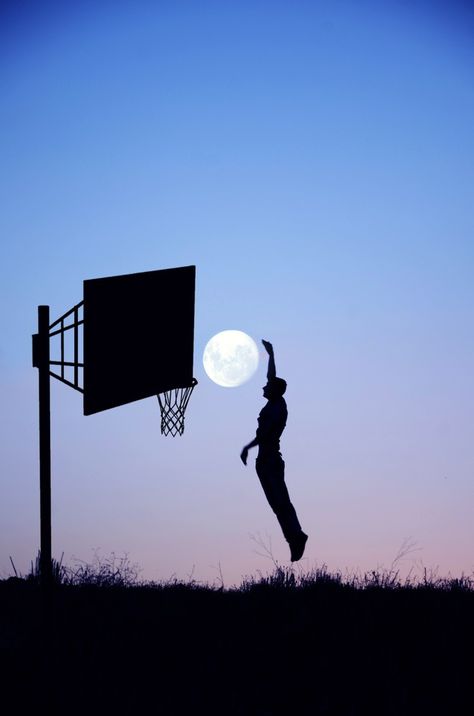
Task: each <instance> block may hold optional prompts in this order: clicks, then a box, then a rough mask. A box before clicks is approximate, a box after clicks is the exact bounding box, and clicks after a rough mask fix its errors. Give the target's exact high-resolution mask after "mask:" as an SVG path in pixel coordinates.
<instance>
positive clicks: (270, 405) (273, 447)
mask: <svg viewBox="0 0 474 716" xmlns="http://www.w3.org/2000/svg"><path fill="white" fill-rule="evenodd" d="M287 418H288V409H287V407H286V401H285V399H284V398H277V399H276V400H269V401H268V402H267V404H266V405H265V406H264V407H263V408H262V410H261V411H260V414H259V416H258V428H257V438H258V456H259V457H265V455H267V454H274V453H277V452H279V450H280V437H281V434H282V432H283V430H284V429H285V425H286V421H287Z"/></svg>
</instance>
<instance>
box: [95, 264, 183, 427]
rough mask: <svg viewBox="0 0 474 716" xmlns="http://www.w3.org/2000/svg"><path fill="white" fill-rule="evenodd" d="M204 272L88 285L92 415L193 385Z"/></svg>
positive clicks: (174, 271) (147, 275) (173, 272)
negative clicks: (199, 279)
mask: <svg viewBox="0 0 474 716" xmlns="http://www.w3.org/2000/svg"><path fill="white" fill-rule="evenodd" d="M195 280H196V267H195V266H184V267H181V268H172V269H164V270H160V271H146V272H143V273H133V274H126V275H124V276H111V277H108V278H96V279H90V280H87V281H84V415H92V414H93V413H98V412H100V411H102V410H108V409H109V408H116V407H118V406H119V405H125V404H126V403H132V402H134V401H135V400H142V399H143V398H148V397H150V396H152V395H157V394H158V393H162V392H164V391H166V390H170V389H171V388H183V387H185V386H189V385H191V383H192V380H193V349H194V296H195Z"/></svg>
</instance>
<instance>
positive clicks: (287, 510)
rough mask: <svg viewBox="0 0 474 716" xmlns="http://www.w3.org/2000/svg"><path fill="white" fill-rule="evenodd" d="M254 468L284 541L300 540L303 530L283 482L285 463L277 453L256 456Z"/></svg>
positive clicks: (291, 543) (292, 542) (290, 542)
mask: <svg viewBox="0 0 474 716" xmlns="http://www.w3.org/2000/svg"><path fill="white" fill-rule="evenodd" d="M256 470H257V475H258V477H259V480H260V483H261V485H262V487H263V491H264V493H265V496H266V498H267V500H268V504H269V505H270V507H271V508H272V510H273V512H274V513H275V515H276V517H277V519H278V522H279V523H280V527H281V529H282V532H283V534H284V536H285V539H286V541H287V542H288V543H289V544H290V546H292V545H293V544H294V543H295V542H297V541H298V540H301V535H303V534H304V532H303V531H302V529H301V525H300V523H299V520H298V517H297V514H296V510H295V508H294V507H293V505H292V503H291V500H290V496H289V494H288V489H287V487H286V484H285V463H284V461H283V460H282V458H281V456H280V455H279V454H277V455H274V456H273V455H272V456H270V457H269V458H265V459H261V458H257V461H256ZM305 542H306V539H305ZM303 549H304V547H303Z"/></svg>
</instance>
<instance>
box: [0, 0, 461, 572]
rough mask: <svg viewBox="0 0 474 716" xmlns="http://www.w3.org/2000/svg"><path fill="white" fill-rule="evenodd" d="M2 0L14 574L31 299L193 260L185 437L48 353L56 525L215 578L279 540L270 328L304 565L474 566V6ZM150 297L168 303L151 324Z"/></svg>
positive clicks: (30, 419)
mask: <svg viewBox="0 0 474 716" xmlns="http://www.w3.org/2000/svg"><path fill="white" fill-rule="evenodd" d="M71 5H72V4H71V3H51V2H50V3H48V2H44V3H40V4H38V3H21V8H20V7H19V4H18V3H3V4H2V10H1V13H0V86H1V93H0V103H1V114H0V156H1V162H0V172H1V199H2V210H1V214H0V232H1V233H0V236H1V258H0V271H1V280H0V299H1V300H0V311H1V327H2V330H1V334H0V389H1V402H0V411H1V418H0V419H1V426H2V429H1V431H0V448H1V464H0V469H1V499H0V575H2V576H7V575H8V574H10V573H11V567H10V562H9V556H10V555H11V556H12V558H13V559H14V561H15V564H16V566H17V569H20V570H21V571H26V570H27V569H28V567H29V563H30V560H31V559H33V558H34V557H35V555H36V552H37V549H38V546H39V488H38V482H39V477H38V447H37V445H38V433H37V430H38V423H37V371H36V370H35V369H33V368H32V367H31V334H32V333H34V332H35V331H36V313H37V308H36V307H37V305H38V304H45V303H46V304H49V305H50V306H51V315H52V318H55V317H57V316H59V315H60V314H61V313H63V312H64V311H66V310H67V309H68V308H69V307H71V306H72V305H73V304H74V303H76V302H78V301H80V300H81V299H82V281H83V279H86V278H95V277H100V276H112V275H115V274H122V273H131V272H135V271H147V270H154V269H160V268H168V267H173V266H181V265H189V264H195V265H196V266H197V294H196V341H195V375H196V378H197V379H198V380H199V386H198V387H197V388H196V390H195V392H194V395H193V397H192V401H191V403H190V404H189V408H188V414H187V423H186V431H185V434H184V436H183V437H182V438H175V439H171V438H164V437H162V436H161V435H160V415H159V410H158V403H157V401H156V399H154V398H151V399H148V400H145V401H141V402H137V403H134V404H132V405H128V406H124V407H121V408H118V409H116V410H111V411H107V412H104V413H101V414H97V415H95V416H90V417H84V416H83V415H82V398H81V396H80V394H79V393H76V392H75V391H73V390H71V389H69V388H67V387H66V386H64V385H61V384H60V383H58V382H56V381H53V384H52V450H53V552H54V555H55V556H56V557H57V558H59V557H60V556H61V554H62V553H63V552H64V561H65V562H67V563H72V562H73V560H74V559H81V560H85V561H91V560H92V558H93V556H94V551H95V550H99V554H101V555H103V556H107V555H110V554H111V553H112V552H115V553H116V554H118V555H123V554H125V553H126V554H128V555H129V558H130V560H131V561H132V562H137V563H138V564H139V565H140V566H141V567H142V568H143V572H142V576H143V577H145V578H149V579H167V578H169V577H171V576H172V575H175V576H177V577H179V578H187V577H188V576H189V575H190V574H193V576H194V577H195V578H196V579H199V580H209V581H212V580H214V579H215V578H216V577H218V574H219V565H220V569H221V571H222V575H223V578H224V581H225V583H226V584H227V585H229V584H231V583H235V582H237V583H238V582H240V579H241V577H242V576H243V575H246V574H255V573H256V572H257V570H263V571H266V570H268V569H270V568H271V566H272V565H271V561H270V560H269V559H267V558H266V557H264V556H261V555H259V554H257V553H256V551H259V548H258V547H257V545H256V544H255V542H254V541H253V540H252V538H251V536H252V535H253V536H254V537H255V536H258V535H259V534H260V535H261V536H262V537H263V539H264V541H267V540H269V539H271V544H272V550H273V554H274V557H275V559H277V560H278V561H279V562H280V563H282V564H288V561H287V560H288V549H287V546H286V544H285V543H284V541H283V537H282V536H281V533H280V531H279V527H278V524H277V522H276V519H275V517H274V515H273V514H272V513H271V511H270V508H269V507H268V505H267V504H266V502H265V499H264V496H263V493H262V491H261V488H260V485H259V484H258V480H257V477H256V474H255V471H254V468H253V458H254V457H255V452H254V453H253V454H251V459H250V461H249V465H248V466H247V467H246V468H244V466H243V465H242V464H241V462H240V460H239V453H240V450H241V448H242V446H243V445H244V444H245V443H246V442H248V441H249V440H250V439H251V438H252V437H253V436H254V432H255V428H256V418H257V414H258V411H259V410H260V408H261V407H262V405H263V403H264V401H263V399H262V395H261V386H262V385H263V384H264V380H265V369H266V365H265V363H264V362H263V353H262V361H261V363H260V367H259V370H258V372H257V374H256V376H255V377H254V378H253V379H252V380H251V381H250V382H248V383H247V384H246V385H244V386H242V387H240V388H236V389H225V388H221V387H219V386H217V385H215V384H213V383H212V382H211V381H210V380H209V379H208V378H207V376H206V374H205V372H204V370H203V367H202V360H201V359H202V352H203V349H204V346H205V344H206V343H207V341H208V340H209V338H210V337H211V336H212V335H213V334H214V333H217V332H218V331H221V330H224V329H229V328H234V329H239V330H243V331H246V332H247V333H248V334H250V335H251V336H252V337H253V338H254V339H255V340H257V341H259V340H260V338H262V337H263V338H266V339H269V340H271V341H272V342H273V344H274V346H275V351H276V363H277V370H278V372H279V374H280V375H281V376H283V377H284V378H286V380H287V381H288V392H287V402H288V406H289V422H288V426H287V430H286V432H285V434H284V437H283V441H282V451H283V455H284V458H285V460H286V466H287V484H288V486H289V490H290V494H291V496H292V500H293V502H294V504H295V506H296V508H297V511H298V513H299V516H300V521H301V523H302V525H303V528H304V529H305V531H306V532H308V534H309V535H310V539H309V542H308V547H307V552H306V556H305V558H304V559H303V560H302V561H301V563H300V564H301V567H302V568H303V569H310V568H312V567H314V566H316V565H321V564H323V563H326V564H327V565H328V567H329V568H330V569H331V570H332V569H342V570H344V569H345V568H348V569H349V570H356V569H360V570H365V569H371V568H375V567H377V566H379V565H385V566H389V565H390V564H391V562H392V560H393V559H394V557H395V556H396V554H397V552H398V550H399V548H400V547H401V545H402V543H403V542H404V540H406V539H410V540H411V541H412V544H414V545H416V547H417V548H418V551H416V552H412V553H411V554H410V555H408V557H407V559H406V560H405V561H404V562H403V564H402V565H401V567H402V570H403V571H407V570H408V569H410V568H414V569H415V570H417V571H418V573H419V570H420V569H421V568H422V567H423V566H425V567H428V568H431V567H439V571H440V573H442V574H447V573H448V572H450V573H451V574H459V573H460V572H462V571H464V572H466V573H471V572H472V570H473V569H474V555H473V551H472V546H473V544H474V520H473V519H472V511H473V504H474V488H473V477H474V456H473V452H474V448H473V437H472V436H473V428H474V381H473V369H472V366H473V358H474V338H473V336H474V334H473V321H472V316H473V308H474V281H473V264H474V241H473V228H474V221H473V218H474V211H473V207H474V197H473V174H474V169H473V168H474V133H473V127H474V82H473V79H474V74H473V71H474V50H473V47H474V44H473V39H474V12H473V9H472V5H471V6H470V9H469V4H468V3H461V2H410V3H408V2H402V1H401V0H400V1H395V0H393V1H390V0H387V2H382V3H381V2H370V1H369V0H360V1H358V2H355V1H353V2H349V1H344V0H335V1H331V2H317V1H316V0H315V1H313V2H309V1H305V0H298V1H297V2H290V1H289V0H287V1H285V2H280V1H278V0H273V1H272V2H270V1H268V0H267V1H263V0H251V1H250V0H249V1H246V0H240V1H239V2H231V1H229V2H211V1H208V0H201V1H200V2H197V1H195V2H185V1H183V2H180V1H178V2H176V1H175V0H173V1H171V0H170V1H163V2H158V1H157V2H143V1H142V2H141V1H140V0H135V1H134V2H114V3H112V2H100V0H96V1H95V2H94V3H86V2H84V3H77V4H76V3H75V4H74V6H75V7H74V8H71ZM171 308H172V304H171V303H170V305H169V306H162V307H159V308H158V310H157V315H156V326H157V330H159V321H160V315H159V314H160V310H164V311H168V310H171Z"/></svg>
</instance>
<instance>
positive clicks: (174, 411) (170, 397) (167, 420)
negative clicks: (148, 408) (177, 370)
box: [157, 378, 197, 437]
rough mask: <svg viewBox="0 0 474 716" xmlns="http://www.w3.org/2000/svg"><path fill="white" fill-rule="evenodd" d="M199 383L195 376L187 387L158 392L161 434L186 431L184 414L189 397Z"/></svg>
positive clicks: (173, 434) (176, 433)
mask: <svg viewBox="0 0 474 716" xmlns="http://www.w3.org/2000/svg"><path fill="white" fill-rule="evenodd" d="M196 385H197V380H196V378H193V382H192V383H191V385H188V386H186V388H172V389H171V390H167V391H166V392H164V393H158V395H157V398H158V402H159V404H160V410H161V434H162V435H170V434H171V435H172V436H173V437H175V435H178V434H179V435H182V434H183V432H184V415H185V412H186V408H187V407H188V403H189V399H190V397H191V394H192V392H193V390H194V387H195V386H196Z"/></svg>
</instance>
